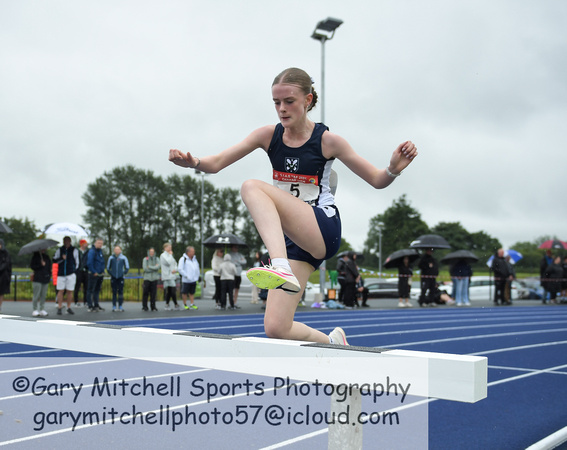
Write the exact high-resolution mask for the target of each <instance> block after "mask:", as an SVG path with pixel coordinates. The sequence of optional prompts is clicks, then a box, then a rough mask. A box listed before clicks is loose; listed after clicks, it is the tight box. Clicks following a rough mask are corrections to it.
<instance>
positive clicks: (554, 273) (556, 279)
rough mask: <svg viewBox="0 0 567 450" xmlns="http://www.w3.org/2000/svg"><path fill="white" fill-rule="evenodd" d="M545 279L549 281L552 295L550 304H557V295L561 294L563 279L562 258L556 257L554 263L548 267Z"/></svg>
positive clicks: (548, 286) (548, 288) (548, 285)
mask: <svg viewBox="0 0 567 450" xmlns="http://www.w3.org/2000/svg"><path fill="white" fill-rule="evenodd" d="M544 278H545V279H546V280H547V290H548V291H549V295H550V297H549V298H550V302H551V303H557V300H556V298H557V293H558V292H561V280H562V279H563V266H562V265H561V256H556V257H555V258H554V259H553V262H552V263H551V264H550V265H549V266H547V269H546V270H545V272H544Z"/></svg>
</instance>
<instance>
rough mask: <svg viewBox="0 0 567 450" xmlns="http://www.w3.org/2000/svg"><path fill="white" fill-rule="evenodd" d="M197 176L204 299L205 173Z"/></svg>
mask: <svg viewBox="0 0 567 450" xmlns="http://www.w3.org/2000/svg"><path fill="white" fill-rule="evenodd" d="M195 173H196V174H197V175H201V298H203V291H204V288H205V244H204V243H203V242H204V240H205V238H204V236H203V232H204V231H205V226H204V214H205V207H204V204H205V172H201V171H200V170H196V171H195Z"/></svg>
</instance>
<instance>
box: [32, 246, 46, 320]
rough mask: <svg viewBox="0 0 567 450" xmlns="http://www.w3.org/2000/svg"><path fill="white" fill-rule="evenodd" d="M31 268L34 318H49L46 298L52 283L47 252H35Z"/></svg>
mask: <svg viewBox="0 0 567 450" xmlns="http://www.w3.org/2000/svg"><path fill="white" fill-rule="evenodd" d="M30 268H31V270H33V281H32V289H33V300H32V305H33V313H32V316H34V317H37V316H42V317H45V316H47V311H46V310H45V298H46V297H47V288H48V287H49V282H50V281H51V258H50V257H49V256H48V255H46V254H45V250H40V251H39V252H35V253H34V254H33V256H32V259H31V262H30Z"/></svg>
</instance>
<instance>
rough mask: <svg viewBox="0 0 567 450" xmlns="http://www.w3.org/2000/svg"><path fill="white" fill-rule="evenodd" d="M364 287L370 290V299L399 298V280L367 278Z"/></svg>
mask: <svg viewBox="0 0 567 450" xmlns="http://www.w3.org/2000/svg"><path fill="white" fill-rule="evenodd" d="M364 286H365V287H366V288H367V289H368V298H398V279H397V278H367V279H365V280H364Z"/></svg>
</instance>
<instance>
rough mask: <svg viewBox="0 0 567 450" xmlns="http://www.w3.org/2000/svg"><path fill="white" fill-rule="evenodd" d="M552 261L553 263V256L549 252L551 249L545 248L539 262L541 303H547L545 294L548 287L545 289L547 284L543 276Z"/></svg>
mask: <svg viewBox="0 0 567 450" xmlns="http://www.w3.org/2000/svg"><path fill="white" fill-rule="evenodd" d="M552 263H553V256H552V254H551V250H546V251H545V255H544V256H543V258H542V259H541V262H540V264H539V276H540V284H541V287H542V288H543V297H542V303H543V304H545V303H547V296H548V292H549V289H547V287H548V286H547V280H546V278H545V271H546V270H547V268H548V267H549V265H550V264H552Z"/></svg>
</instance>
